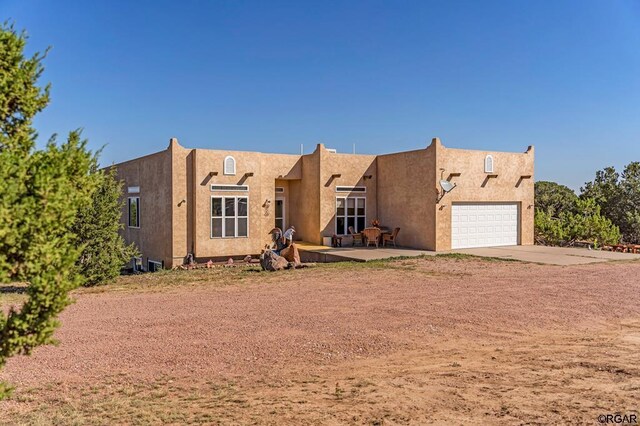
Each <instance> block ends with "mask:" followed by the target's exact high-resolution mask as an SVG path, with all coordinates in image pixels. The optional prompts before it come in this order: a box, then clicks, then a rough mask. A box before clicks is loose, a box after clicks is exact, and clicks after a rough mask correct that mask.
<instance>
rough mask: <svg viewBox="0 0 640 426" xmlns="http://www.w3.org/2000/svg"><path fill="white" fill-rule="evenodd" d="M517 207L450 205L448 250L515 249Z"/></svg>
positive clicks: (478, 204) (487, 204)
mask: <svg viewBox="0 0 640 426" xmlns="http://www.w3.org/2000/svg"><path fill="white" fill-rule="evenodd" d="M518 206H519V203H454V204H453V205H452V207H451V248H452V249H460V248H471V247H492V246H514V245H517V244H518V242H519V238H518V237H519V226H518V222H519V220H518V218H519V208H518Z"/></svg>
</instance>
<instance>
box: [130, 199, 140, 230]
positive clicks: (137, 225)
mask: <svg viewBox="0 0 640 426" xmlns="http://www.w3.org/2000/svg"><path fill="white" fill-rule="evenodd" d="M132 200H135V207H134V208H135V215H134V216H132V215H131V213H132V212H131V205H132ZM132 220H133V222H132ZM132 223H133V224H132ZM127 225H128V226H129V228H134V229H139V228H140V197H129V198H128V199H127Z"/></svg>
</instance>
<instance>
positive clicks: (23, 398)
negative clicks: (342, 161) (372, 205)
mask: <svg viewBox="0 0 640 426" xmlns="http://www.w3.org/2000/svg"><path fill="white" fill-rule="evenodd" d="M639 276H640V263H638V262H628V263H602V264H593V265H581V266H571V267H559V266H543V265H535V264H526V263H520V262H502V261H490V260H479V259H469V258H463V259H455V258H451V257H449V258H446V257H436V258H427V259H418V260H402V261H395V262H391V263H382V262H380V263H373V264H342V265H323V266H319V267H317V268H312V269H306V270H298V271H284V272H279V273H271V274H270V273H263V272H257V271H253V270H216V271H211V270H208V271H189V272H187V271H183V272H172V273H160V274H155V275H145V276H140V277H127V278H122V279H120V280H119V281H118V282H117V283H116V284H114V285H112V286H108V287H105V288H100V289H97V290H89V291H86V290H85V291H79V292H78V294H77V296H76V297H77V303H76V304H75V305H73V306H71V307H70V308H69V309H68V310H67V311H65V313H64V314H63V315H62V322H63V327H62V328H61V329H60V330H59V331H58V333H57V338H58V339H59V340H60V344H59V346H48V347H42V348H39V349H37V350H36V351H35V353H34V355H33V356H31V357H17V358H13V359H11V360H10V362H9V364H8V365H7V368H6V369H4V370H3V371H2V372H1V373H0V379H2V380H7V381H9V382H11V383H13V384H14V385H16V387H17V389H16V391H15V394H14V396H13V397H12V398H11V399H9V400H6V401H3V402H0V423H3V424H84V423H95V424H115V423H117V424H157V423H172V424H183V423H212V424H246V423H259V424H385V425H386V424H425V423H445V422H446V423H448V424H468V423H470V422H473V423H490V424H556V423H572V424H576V423H579V424H584V423H588V424H597V417H598V416H599V415H600V414H608V413H616V412H619V413H627V414H631V413H636V414H637V413H638V409H639V404H640V402H639V401H640V303H639V302H640V279H639ZM0 301H2V299H1V298H0ZM4 303H5V305H6V303H8V302H7V300H6V299H5V300H4ZM11 303H15V300H11Z"/></svg>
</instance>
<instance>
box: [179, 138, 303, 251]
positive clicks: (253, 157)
mask: <svg viewBox="0 0 640 426" xmlns="http://www.w3.org/2000/svg"><path fill="white" fill-rule="evenodd" d="M193 155H194V162H195V163H194V167H193V174H194V177H193V182H194V185H193V186H194V189H193V200H192V203H193V205H194V206H195V207H194V215H193V216H194V217H193V219H192V220H193V222H194V225H193V238H194V244H193V246H194V247H193V252H194V254H195V255H196V257H197V258H209V257H220V256H230V255H242V254H256V253H259V252H260V249H261V248H262V247H263V246H264V244H265V243H266V242H267V241H269V236H268V233H269V231H270V230H271V229H272V228H273V226H274V221H275V198H276V194H275V187H276V180H277V179H278V178H280V177H282V178H291V177H297V175H296V174H297V173H299V172H298V170H297V169H298V168H299V166H298V165H297V163H298V162H299V161H300V158H299V156H296V155H285V154H263V153H256V152H243V151H214V150H202V149H196V150H194V153H193ZM228 155H230V156H233V158H234V159H235V161H236V174H235V175H225V174H224V173H223V162H224V159H225V157H226V156H228ZM210 172H217V175H214V176H212V177H209V173H210ZM246 173H253V176H248V177H246V176H245V174H246ZM212 184H225V185H248V186H249V192H232V191H224V192H212V191H211V185H212ZM281 186H282V185H281ZM212 195H216V196H225V195H227V196H247V197H248V198H249V232H248V237H246V238H244V237H240V238H211V196H212ZM267 200H268V201H269V203H267V204H268V207H265V205H266V204H265V202H266V201H267ZM287 210H290V209H287Z"/></svg>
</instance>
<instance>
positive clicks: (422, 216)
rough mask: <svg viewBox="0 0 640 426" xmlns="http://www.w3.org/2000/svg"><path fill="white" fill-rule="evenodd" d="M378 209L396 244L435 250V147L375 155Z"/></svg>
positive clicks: (380, 217)
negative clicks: (394, 231) (393, 230)
mask: <svg viewBox="0 0 640 426" xmlns="http://www.w3.org/2000/svg"><path fill="white" fill-rule="evenodd" d="M377 163H378V176H379V178H378V206H379V207H378V212H379V219H380V222H381V224H382V225H384V226H387V227H389V228H396V227H400V233H399V234H398V241H397V243H398V244H399V245H402V246H405V247H414V248H419V249H425V250H435V199H436V193H435V150H434V149H433V147H432V146H430V147H428V148H425V149H420V150H416V151H407V152H400V153H397V154H387V155H379V156H378V158H377Z"/></svg>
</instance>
